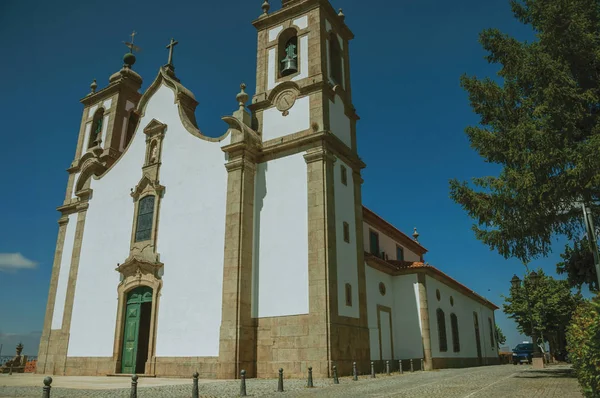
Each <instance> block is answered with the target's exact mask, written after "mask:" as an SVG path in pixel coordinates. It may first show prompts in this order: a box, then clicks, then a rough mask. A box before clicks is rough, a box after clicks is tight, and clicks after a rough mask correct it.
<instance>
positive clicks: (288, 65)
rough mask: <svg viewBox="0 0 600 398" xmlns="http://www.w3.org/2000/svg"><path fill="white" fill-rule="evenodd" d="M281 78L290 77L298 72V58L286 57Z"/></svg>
mask: <svg viewBox="0 0 600 398" xmlns="http://www.w3.org/2000/svg"><path fill="white" fill-rule="evenodd" d="M281 64H282V65H281V76H288V75H291V74H293V73H296V72H298V60H297V58H290V57H289V56H288V57H285V58H284V59H283V60H282V61H281Z"/></svg>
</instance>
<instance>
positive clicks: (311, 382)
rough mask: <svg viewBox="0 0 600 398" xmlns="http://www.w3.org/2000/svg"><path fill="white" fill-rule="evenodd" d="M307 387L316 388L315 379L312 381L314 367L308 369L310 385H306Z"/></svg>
mask: <svg viewBox="0 0 600 398" xmlns="http://www.w3.org/2000/svg"><path fill="white" fill-rule="evenodd" d="M306 387H308V388H312V387H314V385H313V379H312V366H309V367H308V383H307V384H306Z"/></svg>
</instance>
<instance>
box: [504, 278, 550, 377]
mask: <svg viewBox="0 0 600 398" xmlns="http://www.w3.org/2000/svg"><path fill="white" fill-rule="evenodd" d="M529 280H530V281H531V283H532V284H533V285H535V284H536V283H537V280H538V274H537V272H535V271H532V272H531V273H529ZM510 283H511V284H512V286H513V288H515V290H516V289H519V288H521V279H520V278H519V277H518V276H517V275H516V274H515V275H514V276H513V277H512V279H511V280H510ZM523 290H524V291H525V301H526V302H527V312H529V321H530V327H531V340H532V342H533V355H532V364H533V368H534V369H541V368H543V367H544V358H543V356H542V353H541V352H540V347H539V346H538V344H537V335H536V332H535V325H534V323H533V312H532V311H531V301H530V300H529V290H528V288H527V286H525V281H523Z"/></svg>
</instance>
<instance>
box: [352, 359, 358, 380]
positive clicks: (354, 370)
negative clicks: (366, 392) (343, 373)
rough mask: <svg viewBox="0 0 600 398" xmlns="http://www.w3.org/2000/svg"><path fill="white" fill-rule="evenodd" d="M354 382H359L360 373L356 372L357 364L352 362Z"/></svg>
mask: <svg viewBox="0 0 600 398" xmlns="http://www.w3.org/2000/svg"><path fill="white" fill-rule="evenodd" d="M352 380H354V381H357V380H358V373H357V372H356V362H352Z"/></svg>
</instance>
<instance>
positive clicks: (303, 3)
mask: <svg viewBox="0 0 600 398" xmlns="http://www.w3.org/2000/svg"><path fill="white" fill-rule="evenodd" d="M270 8H271V6H270V4H269V2H268V1H265V2H264V3H263V5H262V9H263V14H262V15H261V16H260V17H259V18H258V19H257V20H256V21H254V23H253V24H254V26H255V27H256V29H257V30H258V57H257V72H256V91H255V93H256V94H255V95H254V97H253V99H252V105H251V109H252V110H253V112H254V114H255V115H256V118H257V120H258V126H257V128H258V131H259V133H261V134H262V136H263V142H265V141H269V140H272V139H282V138H284V137H285V136H289V135H290V134H298V133H304V134H310V133H311V132H318V131H330V132H331V133H333V134H334V135H335V136H336V137H337V138H339V139H340V140H341V141H342V143H344V144H345V145H346V146H347V147H348V148H350V149H351V150H352V151H353V152H354V153H355V154H356V153H357V149H356V130H355V124H356V121H357V120H358V117H357V115H356V112H355V109H354V106H353V104H352V95H351V92H352V91H351V85H350V62H349V58H350V52H349V43H350V40H352V39H353V38H354V34H353V33H352V32H351V31H350V29H349V28H348V26H347V25H346V23H345V16H344V14H343V12H342V10H341V9H340V10H339V12H336V11H335V10H334V9H333V7H332V6H331V4H330V3H329V1H328V0H282V8H281V9H279V10H277V11H276V12H273V13H269V11H270Z"/></svg>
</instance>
